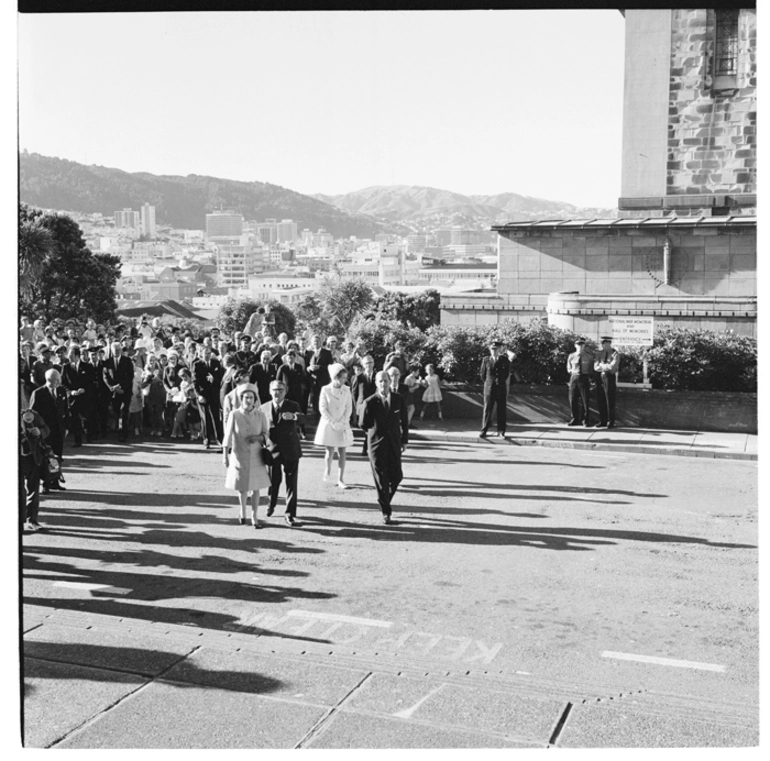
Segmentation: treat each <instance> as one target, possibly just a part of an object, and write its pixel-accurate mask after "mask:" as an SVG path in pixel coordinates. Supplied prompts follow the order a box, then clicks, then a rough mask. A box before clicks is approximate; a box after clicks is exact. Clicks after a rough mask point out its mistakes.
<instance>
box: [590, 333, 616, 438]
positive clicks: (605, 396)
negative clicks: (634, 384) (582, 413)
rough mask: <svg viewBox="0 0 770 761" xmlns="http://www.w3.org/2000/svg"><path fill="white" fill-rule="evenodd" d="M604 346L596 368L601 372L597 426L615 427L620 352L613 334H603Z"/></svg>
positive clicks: (598, 355) (595, 365)
mask: <svg viewBox="0 0 770 761" xmlns="http://www.w3.org/2000/svg"><path fill="white" fill-rule="evenodd" d="M601 341H602V348H601V351H599V353H598V354H597V355H596V357H595V362H594V370H595V371H596V372H597V373H599V374H600V376H601V377H600V379H599V382H598V383H597V384H596V402H597V404H598V406H599V422H598V423H597V424H596V426H595V427H596V428H604V427H607V428H614V427H615V398H616V396H617V393H618V369H619V367H620V353H619V352H618V350H617V349H615V348H613V346H612V337H611V336H602V338H601Z"/></svg>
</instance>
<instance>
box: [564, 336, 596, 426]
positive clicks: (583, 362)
mask: <svg viewBox="0 0 770 761" xmlns="http://www.w3.org/2000/svg"><path fill="white" fill-rule="evenodd" d="M567 372H568V373H569V407H570V413H571V416H570V420H569V423H567V425H580V424H581V423H582V424H583V426H585V427H586V428H587V427H588V426H589V425H590V422H589V420H590V416H591V411H590V409H589V407H588V400H589V398H590V396H591V376H592V375H593V373H594V355H593V354H592V353H591V351H590V349H588V347H587V346H586V339H585V338H583V337H582V336H581V337H580V338H577V339H575V351H573V352H572V354H570V355H569V356H568V357H567Z"/></svg>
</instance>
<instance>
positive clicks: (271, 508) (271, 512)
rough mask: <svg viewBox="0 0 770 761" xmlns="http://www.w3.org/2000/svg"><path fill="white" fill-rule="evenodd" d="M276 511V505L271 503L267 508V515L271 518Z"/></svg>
mask: <svg viewBox="0 0 770 761" xmlns="http://www.w3.org/2000/svg"><path fill="white" fill-rule="evenodd" d="M274 512H275V505H270V507H268V508H267V517H268V518H270V517H271V516H272V514H273V513H274Z"/></svg>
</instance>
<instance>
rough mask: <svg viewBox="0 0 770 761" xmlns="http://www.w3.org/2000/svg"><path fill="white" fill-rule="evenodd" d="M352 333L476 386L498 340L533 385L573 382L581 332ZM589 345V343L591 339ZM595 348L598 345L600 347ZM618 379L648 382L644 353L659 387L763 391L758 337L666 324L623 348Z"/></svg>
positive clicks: (508, 325) (363, 326) (380, 329)
mask: <svg viewBox="0 0 770 761" xmlns="http://www.w3.org/2000/svg"><path fill="white" fill-rule="evenodd" d="M349 337H350V339H351V340H352V341H354V342H356V343H357V344H358V345H359V346H361V347H363V348H365V349H367V350H368V351H370V352H371V353H372V354H373V355H374V358H375V361H376V362H377V364H381V363H382V362H383V361H384V359H385V355H386V354H387V353H388V352H389V351H390V350H391V348H392V346H393V344H394V343H395V341H397V340H400V341H402V342H403V343H404V347H405V351H406V353H407V355H408V356H409V357H410V358H413V359H414V360H415V361H416V362H419V363H420V364H421V365H425V364H427V363H432V364H433V365H435V366H436V368H437V371H438V373H439V375H441V376H442V377H443V378H444V379H445V380H448V381H455V382H467V383H477V382H478V380H479V378H478V371H479V367H480V365H481V360H482V359H483V358H484V356H486V355H487V354H488V352H489V349H488V346H489V343H490V341H492V340H494V339H497V340H499V341H502V343H503V344H504V345H505V346H506V347H508V348H509V349H511V350H512V351H515V352H516V355H517V356H516V359H515V361H514V364H513V367H514V371H515V380H516V381H518V382H520V383H527V384H546V385H553V384H564V383H567V382H568V375H567V367H566V365H567V355H568V354H569V353H570V352H572V351H574V348H575V347H574V342H575V338H576V337H577V336H576V334H575V333H572V332H571V331H568V330H561V329H559V328H555V327H552V326H551V325H549V324H548V323H547V322H545V321H544V320H537V319H536V320H532V321H530V322H529V323H526V324H524V323H520V322H517V321H515V320H506V321H504V322H502V323H499V324H497V325H482V326H474V327H454V326H452V327H445V326H440V325H437V326H434V327H431V328H429V329H428V330H427V331H420V330H417V329H407V328H404V327H403V326H402V325H401V324H400V323H398V322H390V321H361V322H358V323H356V324H354V325H353V327H352V329H351V331H350V334H349ZM589 343H590V342H589ZM594 348H596V347H594ZM619 350H620V351H621V354H622V357H623V358H622V360H621V370H620V380H621V381H627V382H636V383H638V382H641V381H642V360H643V356H644V355H645V354H646V357H647V361H648V373H649V378H650V381H651V382H652V385H653V388H660V389H669V390H679V391H685V390H687V391H748V392H756V390H757V342H756V339H753V338H747V337H745V336H737V335H735V334H733V333H730V332H726V333H715V332H712V331H706V330H687V329H682V328H679V329H672V328H661V329H659V330H658V331H657V333H656V335H655V337H654V339H653V346H652V347H650V348H648V349H624V348H623V347H619Z"/></svg>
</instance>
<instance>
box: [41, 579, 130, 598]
mask: <svg viewBox="0 0 770 761" xmlns="http://www.w3.org/2000/svg"><path fill="white" fill-rule="evenodd" d="M53 585H54V586H55V587H68V588H69V589H84V590H88V591H89V592H110V593H111V594H114V595H127V594H128V593H129V592H131V591H133V590H131V589H127V588H126V587H112V586H110V585H109V584H89V583H87V582H85V581H54V583H53Z"/></svg>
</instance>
